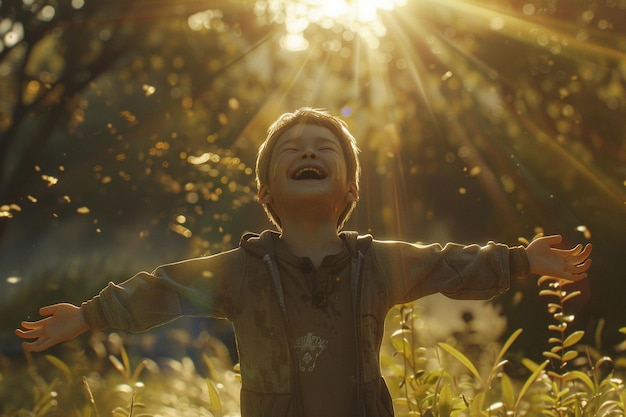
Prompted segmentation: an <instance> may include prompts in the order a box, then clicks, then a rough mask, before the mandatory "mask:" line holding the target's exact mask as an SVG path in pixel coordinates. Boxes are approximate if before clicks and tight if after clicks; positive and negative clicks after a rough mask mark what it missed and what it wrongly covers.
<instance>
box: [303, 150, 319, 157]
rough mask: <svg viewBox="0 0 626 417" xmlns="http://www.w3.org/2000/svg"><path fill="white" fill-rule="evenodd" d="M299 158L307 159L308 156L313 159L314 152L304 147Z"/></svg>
mask: <svg viewBox="0 0 626 417" xmlns="http://www.w3.org/2000/svg"><path fill="white" fill-rule="evenodd" d="M301 158H302V159H308V158H310V159H315V158H316V156H315V152H314V151H312V150H311V149H306V150H305V151H304V152H302V156H301Z"/></svg>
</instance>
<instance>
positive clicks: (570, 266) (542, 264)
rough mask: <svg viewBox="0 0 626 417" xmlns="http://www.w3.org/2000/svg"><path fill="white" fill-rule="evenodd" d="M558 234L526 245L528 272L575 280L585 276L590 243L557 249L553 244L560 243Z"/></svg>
mask: <svg viewBox="0 0 626 417" xmlns="http://www.w3.org/2000/svg"><path fill="white" fill-rule="evenodd" d="M562 240H563V238H562V237H561V236H560V235H553V236H545V237H540V238H538V239H535V240H533V241H532V242H530V244H529V245H528V246H527V247H526V254H527V255H528V263H529V265H530V273H531V274H537V275H549V276H552V277H556V278H563V279H567V280H572V281H577V280H581V279H584V278H587V272H586V271H587V270H588V269H589V267H590V266H591V258H589V255H590V254H591V245H590V244H587V245H586V246H585V247H584V249H583V246H582V245H580V244H579V245H576V246H575V247H574V248H572V249H557V248H554V247H553V246H555V245H558V244H559V243H561V241H562Z"/></svg>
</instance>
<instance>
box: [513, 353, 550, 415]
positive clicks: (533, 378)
mask: <svg viewBox="0 0 626 417" xmlns="http://www.w3.org/2000/svg"><path fill="white" fill-rule="evenodd" d="M549 362H550V361H543V362H542V363H541V364H540V365H539V366H537V368H536V369H535V371H534V372H533V373H532V375H530V376H529V377H528V379H527V380H526V382H525V383H524V386H523V387H522V389H521V390H520V392H519V395H518V397H517V401H516V402H515V411H516V412H517V409H518V408H519V405H520V403H521V402H522V399H523V398H524V396H525V395H526V392H528V390H529V389H530V386H531V385H532V384H533V383H534V382H535V381H536V380H537V378H538V377H539V374H541V372H543V370H544V369H545V367H546V366H547V365H548V363H549Z"/></svg>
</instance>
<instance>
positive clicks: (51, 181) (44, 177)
mask: <svg viewBox="0 0 626 417" xmlns="http://www.w3.org/2000/svg"><path fill="white" fill-rule="evenodd" d="M41 179H42V180H44V181H46V182H47V183H48V187H52V186H53V185H56V184H57V183H58V182H59V179H58V178H56V177H53V176H52V175H45V174H44V175H42V176H41Z"/></svg>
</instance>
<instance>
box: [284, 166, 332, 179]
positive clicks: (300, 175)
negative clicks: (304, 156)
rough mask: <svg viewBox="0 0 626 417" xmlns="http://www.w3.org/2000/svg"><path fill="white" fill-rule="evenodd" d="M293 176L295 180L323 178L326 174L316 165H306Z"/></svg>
mask: <svg viewBox="0 0 626 417" xmlns="http://www.w3.org/2000/svg"><path fill="white" fill-rule="evenodd" d="M292 178H293V179H294V180H323V179H324V178H326V174H325V173H324V172H322V171H321V170H320V169H317V168H314V167H304V168H301V169H299V170H298V171H296V173H295V174H293V176H292Z"/></svg>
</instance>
